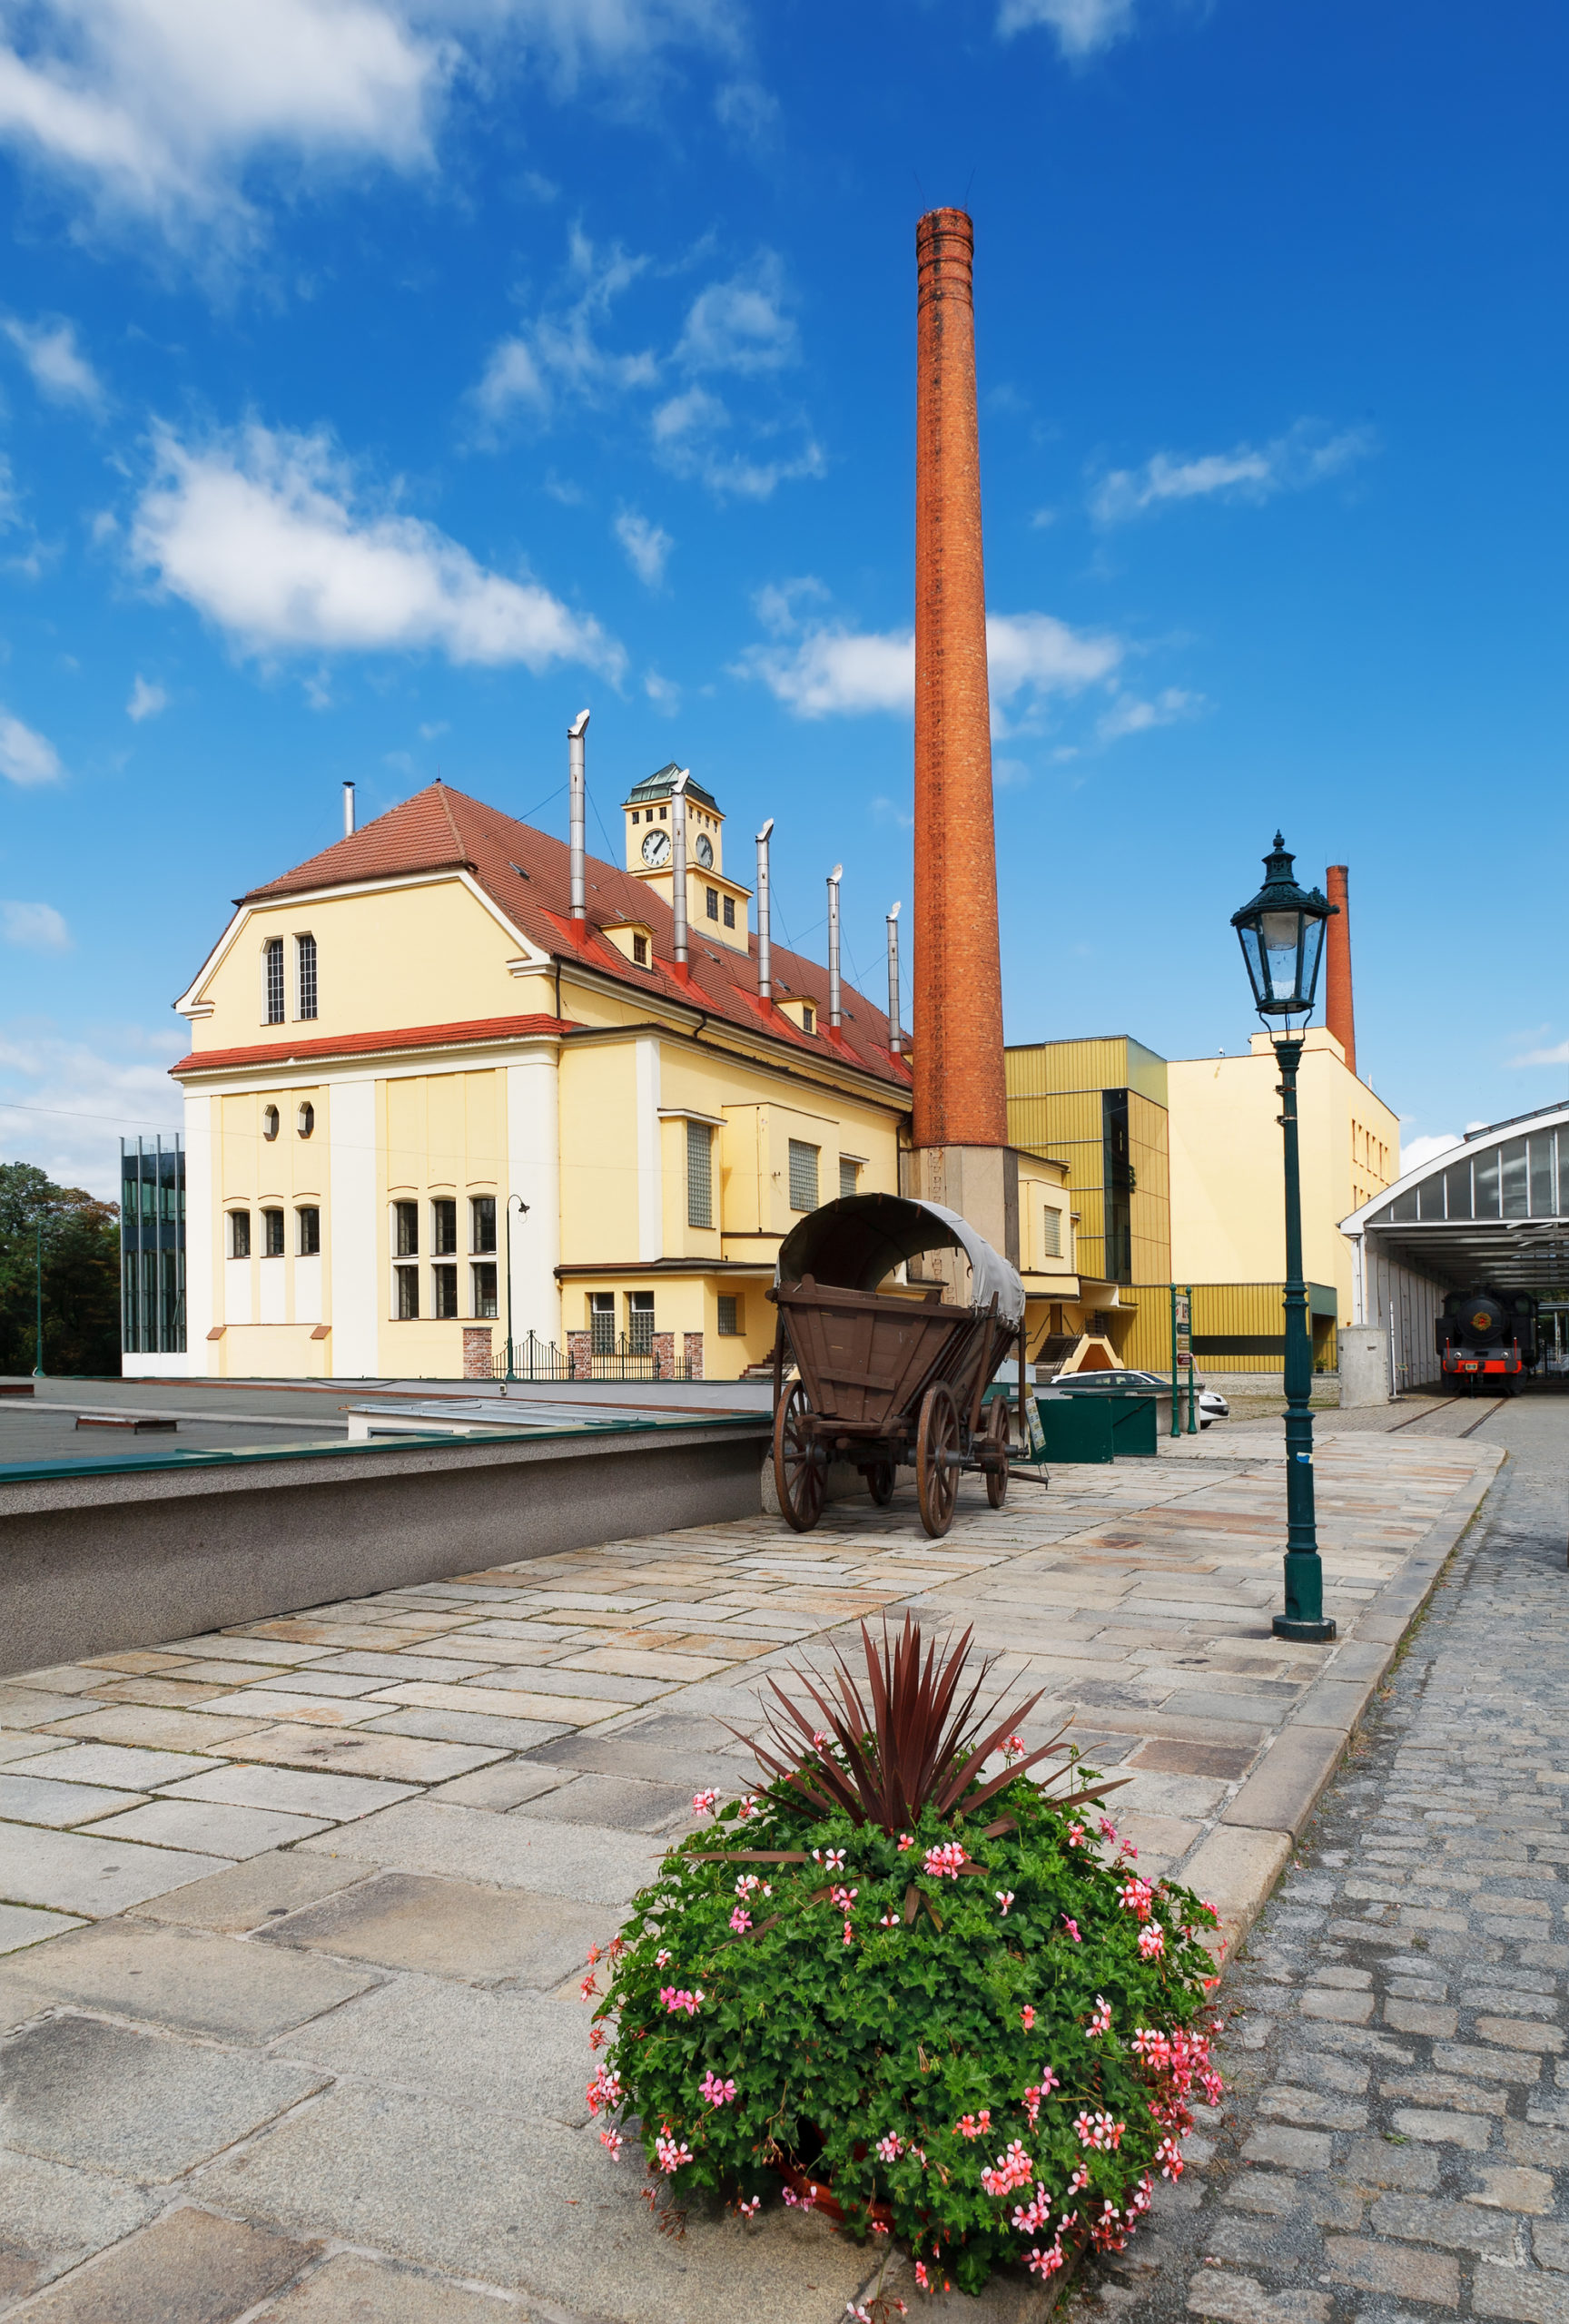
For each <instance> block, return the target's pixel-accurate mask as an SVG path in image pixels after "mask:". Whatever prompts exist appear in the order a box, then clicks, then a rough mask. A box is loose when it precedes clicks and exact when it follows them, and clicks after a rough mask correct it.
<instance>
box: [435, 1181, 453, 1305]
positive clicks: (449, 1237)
mask: <svg viewBox="0 0 1569 2324" xmlns="http://www.w3.org/2000/svg"><path fill="white" fill-rule="evenodd" d="M430 1248H431V1249H432V1250H433V1251H434V1252H436V1253H437V1254H438V1256H444V1255H445V1254H446V1253H448V1252H449V1251H456V1250H457V1248H458V1205H457V1203H456V1202H455V1201H454V1200H452V1199H451V1198H450V1197H439V1198H438V1199H437V1200H436V1201H435V1202H433V1203H432V1204H431V1206H430ZM454 1313H456V1310H454Z"/></svg>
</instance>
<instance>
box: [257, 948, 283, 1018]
mask: <svg viewBox="0 0 1569 2324" xmlns="http://www.w3.org/2000/svg"><path fill="white" fill-rule="evenodd" d="M262 1005H263V1007H264V1009H265V1010H266V1016H267V1022H268V1024H269V1025H281V1023H282V1022H283V1016H284V1009H283V939H282V938H281V936H270V937H269V938H268V939H267V941H266V943H265V944H263V946H262Z"/></svg>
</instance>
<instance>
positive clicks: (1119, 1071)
mask: <svg viewBox="0 0 1569 2324" xmlns="http://www.w3.org/2000/svg"><path fill="white" fill-rule="evenodd" d="M1004 1066H1005V1069H1006V1075H1007V1088H1008V1134H1009V1136H1010V1137H1011V1139H1012V1141H1013V1143H1014V1144H1015V1145H1016V1146H1018V1147H1023V1148H1027V1149H1029V1150H1031V1151H1032V1152H1034V1153H1037V1154H1047V1155H1051V1156H1052V1157H1055V1158H1056V1159H1057V1160H1059V1161H1061V1162H1063V1163H1065V1164H1066V1165H1067V1167H1068V1172H1069V1184H1070V1186H1071V1190H1072V1196H1073V1199H1072V1203H1071V1208H1072V1210H1073V1211H1074V1212H1075V1213H1076V1214H1077V1220H1078V1224H1077V1230H1076V1231H1077V1237H1078V1264H1079V1266H1080V1269H1081V1272H1082V1274H1083V1275H1085V1276H1086V1277H1090V1278H1094V1279H1096V1280H1099V1281H1107V1280H1110V1279H1112V1277H1113V1276H1114V1275H1115V1274H1116V1271H1117V1270H1116V1259H1115V1256H1109V1254H1108V1251H1107V1222H1106V1199H1105V1176H1106V1167H1107V1165H1106V1118H1105V1107H1104V1102H1103V1100H1104V1096H1105V1093H1106V1091H1107V1090H1109V1089H1125V1090H1126V1091H1127V1093H1128V1143H1129V1153H1128V1159H1129V1162H1130V1165H1131V1167H1132V1170H1133V1180H1134V1182H1133V1190H1132V1194H1131V1196H1130V1202H1129V1228H1130V1236H1129V1239H1130V1246H1131V1251H1130V1265H1129V1270H1128V1273H1129V1276H1130V1280H1132V1281H1133V1282H1148V1281H1150V1280H1151V1279H1156V1280H1159V1279H1163V1278H1164V1276H1165V1275H1166V1272H1167V1269H1168V1266H1169V1253H1170V1233H1171V1218H1170V1196H1169V1164H1168V1153H1167V1141H1168V1128H1167V1118H1166V1106H1167V1078H1166V1076H1167V1067H1166V1061H1165V1059H1163V1058H1159V1057H1157V1056H1156V1054H1155V1052H1154V1050H1153V1049H1146V1048H1145V1047H1144V1046H1143V1044H1142V1042H1140V1041H1135V1040H1132V1039H1129V1038H1128V1037H1127V1036H1126V1035H1125V1034H1116V1035H1107V1036H1105V1037H1104V1038H1097V1039H1090V1040H1081V1041H1037V1042H1032V1043H1031V1044H1029V1045H1028V1046H1021V1047H1020V1048H1017V1049H1008V1050H1006V1051H1005V1053H1004Z"/></svg>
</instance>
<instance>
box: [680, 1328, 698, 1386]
mask: <svg viewBox="0 0 1569 2324" xmlns="http://www.w3.org/2000/svg"><path fill="white" fill-rule="evenodd" d="M682 1352H683V1354H685V1356H686V1377H687V1379H688V1380H701V1379H702V1377H703V1334H702V1333H701V1332H685V1333H683V1334H682Z"/></svg>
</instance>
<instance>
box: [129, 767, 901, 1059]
mask: <svg viewBox="0 0 1569 2324" xmlns="http://www.w3.org/2000/svg"><path fill="white" fill-rule="evenodd" d="M460 868H461V869H464V870H467V871H468V872H471V873H472V875H473V877H474V878H475V880H476V881H478V882H479V886H480V887H481V888H482V889H483V890H484V891H485V892H486V894H487V895H488V896H489V897H490V898H491V899H492V900H493V901H495V902H496V903H497V904H498V905H499V907H500V908H501V910H502V911H504V912H505V913H506V915H507V917H508V920H510V921H512V922H513V923H514V925H515V926H517V927H518V928H520V929H521V930H522V931H523V932H524V934H525V935H526V936H528V938H529V940H530V941H531V942H533V943H534V944H536V945H538V948H539V949H540V950H541V951H544V952H547V953H548V954H550V955H551V956H552V957H553V958H555V959H558V960H583V961H584V962H586V963H587V964H588V965H589V966H591V967H593V968H594V969H596V970H598V971H599V973H600V974H602V975H604V976H607V977H610V978H612V979H614V980H615V981H616V982H617V983H618V984H621V985H624V986H626V987H627V988H628V989H629V990H632V991H634V992H640V993H643V994H646V995H647V996H649V997H650V998H658V999H660V1000H668V1001H673V1002H676V1004H678V1005H679V1006H681V1007H684V1008H687V1009H692V1008H696V1009H705V1010H706V1011H707V1012H708V1013H709V1014H710V1015H711V1016H715V1017H720V1018H724V1019H727V1020H728V1021H729V1022H730V1023H732V1024H735V1025H740V1026H744V1027H745V1029H746V1030H747V1031H748V1032H749V1033H757V1032H762V1033H765V1035H767V1036H768V1037H769V1038H770V1039H774V1040H776V1041H778V1042H779V1043H780V1044H781V1045H782V1046H783V1047H784V1048H785V1049H794V1050H795V1051H797V1052H802V1051H804V1052H807V1053H810V1054H814V1055H816V1056H819V1057H824V1056H834V1055H837V1056H838V1057H839V1058H840V1059H841V1060H842V1061H843V1062H844V1063H845V1064H849V1065H854V1066H857V1067H859V1068H860V1069H861V1070H862V1071H863V1072H866V1073H871V1074H874V1075H875V1076H876V1077H877V1078H878V1079H880V1080H882V1081H884V1082H887V1083H889V1084H891V1085H892V1086H893V1087H894V1088H899V1089H908V1088H909V1087H910V1070H909V1067H908V1065H907V1063H906V1061H905V1059H904V1058H903V1057H902V1056H900V1057H894V1056H892V1055H891V1054H890V1052H889V1049H888V1020H887V1019H886V1017H885V1016H884V1015H883V1011H882V1009H878V1008H877V1007H875V1005H874V1004H873V1002H872V1001H870V1000H867V998H866V997H865V995H864V994H863V993H860V992H857V991H856V990H854V987H853V986H851V985H848V984H846V985H845V986H844V1027H843V1031H842V1035H841V1036H840V1038H838V1039H832V1040H831V1039H829V1037H828V1030H827V1025H828V971H827V970H826V969H825V968H823V967H820V966H819V965H818V963H817V962H816V961H815V960H804V959H803V958H802V957H801V955H800V954H799V953H797V952H790V951H786V950H785V948H784V947H783V946H782V945H779V944H775V946H774V948H773V966H774V988H775V994H778V993H780V992H784V993H785V994H787V995H788V997H789V998H790V999H792V1000H810V1001H812V1002H813V1003H814V1005H815V1007H816V1009H817V1012H818V1021H819V1023H820V1024H821V1025H822V1027H823V1031H822V1033H820V1034H812V1033H804V1032H802V1031H801V1030H800V1029H799V1027H797V1026H795V1025H794V1024H792V1022H791V1020H790V1019H789V1018H788V1017H786V1016H785V1015H784V1013H783V1012H782V1011H781V1010H780V1009H775V1008H770V1009H767V1010H765V1009H764V1008H763V1007H762V1004H761V1003H760V1002H759V1000H758V998H757V939H756V937H755V935H754V936H753V937H752V938H751V939H750V940H749V947H748V951H747V952H746V953H741V952H737V951H733V950H730V949H729V948H728V947H727V946H725V945H722V944H709V943H706V941H705V940H704V935H703V926H702V922H701V921H694V922H693V923H692V924H691V926H690V928H689V930H688V934H687V950H688V970H689V973H688V975H687V976H686V978H682V977H680V976H678V975H677V974H676V964H675V962H674V960H672V958H671V953H672V950H673V945H674V934H673V916H672V913H671V911H670V907H669V905H668V904H667V903H666V902H665V901H664V899H663V898H662V897H661V896H659V895H658V894H656V892H655V891H653V890H652V889H651V888H650V887H649V886H648V885H647V883H646V881H642V880H635V879H633V878H632V876H631V874H630V873H629V872H623V871H621V870H620V869H619V868H618V867H617V865H615V864H613V863H602V862H600V861H599V860H598V858H597V856H592V855H591V856H589V858H588V861H587V881H588V926H589V934H588V937H587V940H585V941H584V942H581V943H579V942H578V940H577V939H576V938H575V937H574V936H573V935H572V933H571V932H570V931H571V922H570V920H569V916H568V914H569V907H570V902H571V893H570V884H569V858H568V851H567V846H566V844H565V842H563V841H561V840H558V839H553V838H551V836H550V835H549V833H548V832H539V831H536V830H535V829H534V828H533V826H532V825H531V824H528V823H519V822H515V821H514V819H513V818H512V817H511V816H510V815H504V814H503V813H502V812H500V810H499V808H497V807H487V806H486V805H485V804H484V803H483V802H482V801H480V800H478V799H470V798H469V796H468V795H467V793H464V792H461V791H454V790H453V789H452V788H451V787H450V786H449V784H445V783H432V784H431V785H430V787H429V790H426V791H419V792H416V793H415V794H414V796H413V798H412V799H406V800H404V802H403V803H402V805H401V806H399V807H393V808H391V809H390V811H389V812H388V813H386V814H385V815H379V816H378V817H377V819H376V821H375V822H372V823H367V824H366V825H365V826H364V827H363V829H362V830H360V831H357V832H352V833H350V836H349V837H348V838H347V839H340V840H339V841H338V842H337V843H336V844H335V845H334V846H332V847H329V848H325V849H323V850H322V852H321V854H320V855H313V856H311V858H310V860H309V862H304V863H301V864H298V865H296V867H295V869H294V870H293V871H292V872H284V873H283V875H282V877H281V879H277V880H271V881H268V882H267V883H266V885H265V886H264V887H260V888H252V890H251V891H250V893H249V894H248V895H246V896H242V898H241V899H240V901H241V902H242V903H266V902H270V901H271V900H272V899H273V898H275V897H279V896H296V895H304V894H306V893H308V892H310V891H311V890H313V889H318V888H335V887H340V886H345V885H349V884H351V883H353V882H357V881H365V880H386V879H394V878H400V877H405V876H407V875H408V874H410V873H413V872H440V871H456V870H458V869H460ZM628 920H635V921H641V922H642V923H643V924H644V925H645V926H646V927H647V928H649V929H651V930H652V931H653V933H654V945H653V950H654V955H655V957H654V961H653V964H652V966H651V967H649V968H647V969H639V968H635V967H634V966H633V964H632V962H631V961H630V960H627V957H626V955H625V954H624V953H623V952H621V951H620V950H618V949H617V946H616V945H614V944H612V943H610V942H608V941H607V940H606V939H605V938H604V937H603V936H602V935H600V934H599V933H598V932H597V931H600V930H602V929H604V928H607V927H613V926H615V925H616V924H617V923H618V922H620V921H628ZM498 1021H499V1020H498ZM524 1021H526V1022H527V1021H533V1020H524ZM538 1021H539V1022H541V1023H543V1022H544V1021H546V1020H543V1019H540V1020H538ZM357 1038H359V1037H357ZM406 1038H412V1037H405V1036H402V1035H399V1036H397V1037H396V1039H397V1045H399V1046H402V1045H403V1044H404V1042H405V1039H406ZM363 1042H364V1045H365V1046H367V1047H370V1048H372V1049H374V1048H378V1047H380V1048H390V1047H392V1046H393V1045H394V1041H393V1039H392V1037H389V1036H387V1035H366V1036H364V1037H363ZM343 1046H344V1045H343V1044H341V1043H340V1044H338V1045H337V1047H338V1049H342V1048H343ZM278 1053H279V1054H281V1055H287V1056H291V1057H300V1056H303V1055H304V1054H306V1050H305V1049H301V1046H300V1045H299V1044H294V1045H291V1046H289V1047H287V1048H286V1049H283V1050H281V1051H280V1052H278ZM224 1054H225V1055H227V1056H230V1057H232V1058H233V1059H239V1058H240V1057H242V1056H243V1057H246V1058H248V1059H252V1060H253V1061H256V1062H260V1061H262V1054H263V1053H262V1052H255V1051H230V1052H225V1053H224ZM210 1059H213V1053H212V1052H211V1051H208V1052H203V1051H201V1050H198V1051H196V1052H195V1054H194V1057H193V1058H192V1059H186V1060H185V1063H184V1068H180V1067H176V1068H175V1070H176V1071H177V1072H178V1071H180V1070H182V1069H185V1070H190V1069H192V1068H193V1067H194V1066H195V1065H198V1064H206V1063H207V1062H209V1060H210Z"/></svg>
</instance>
